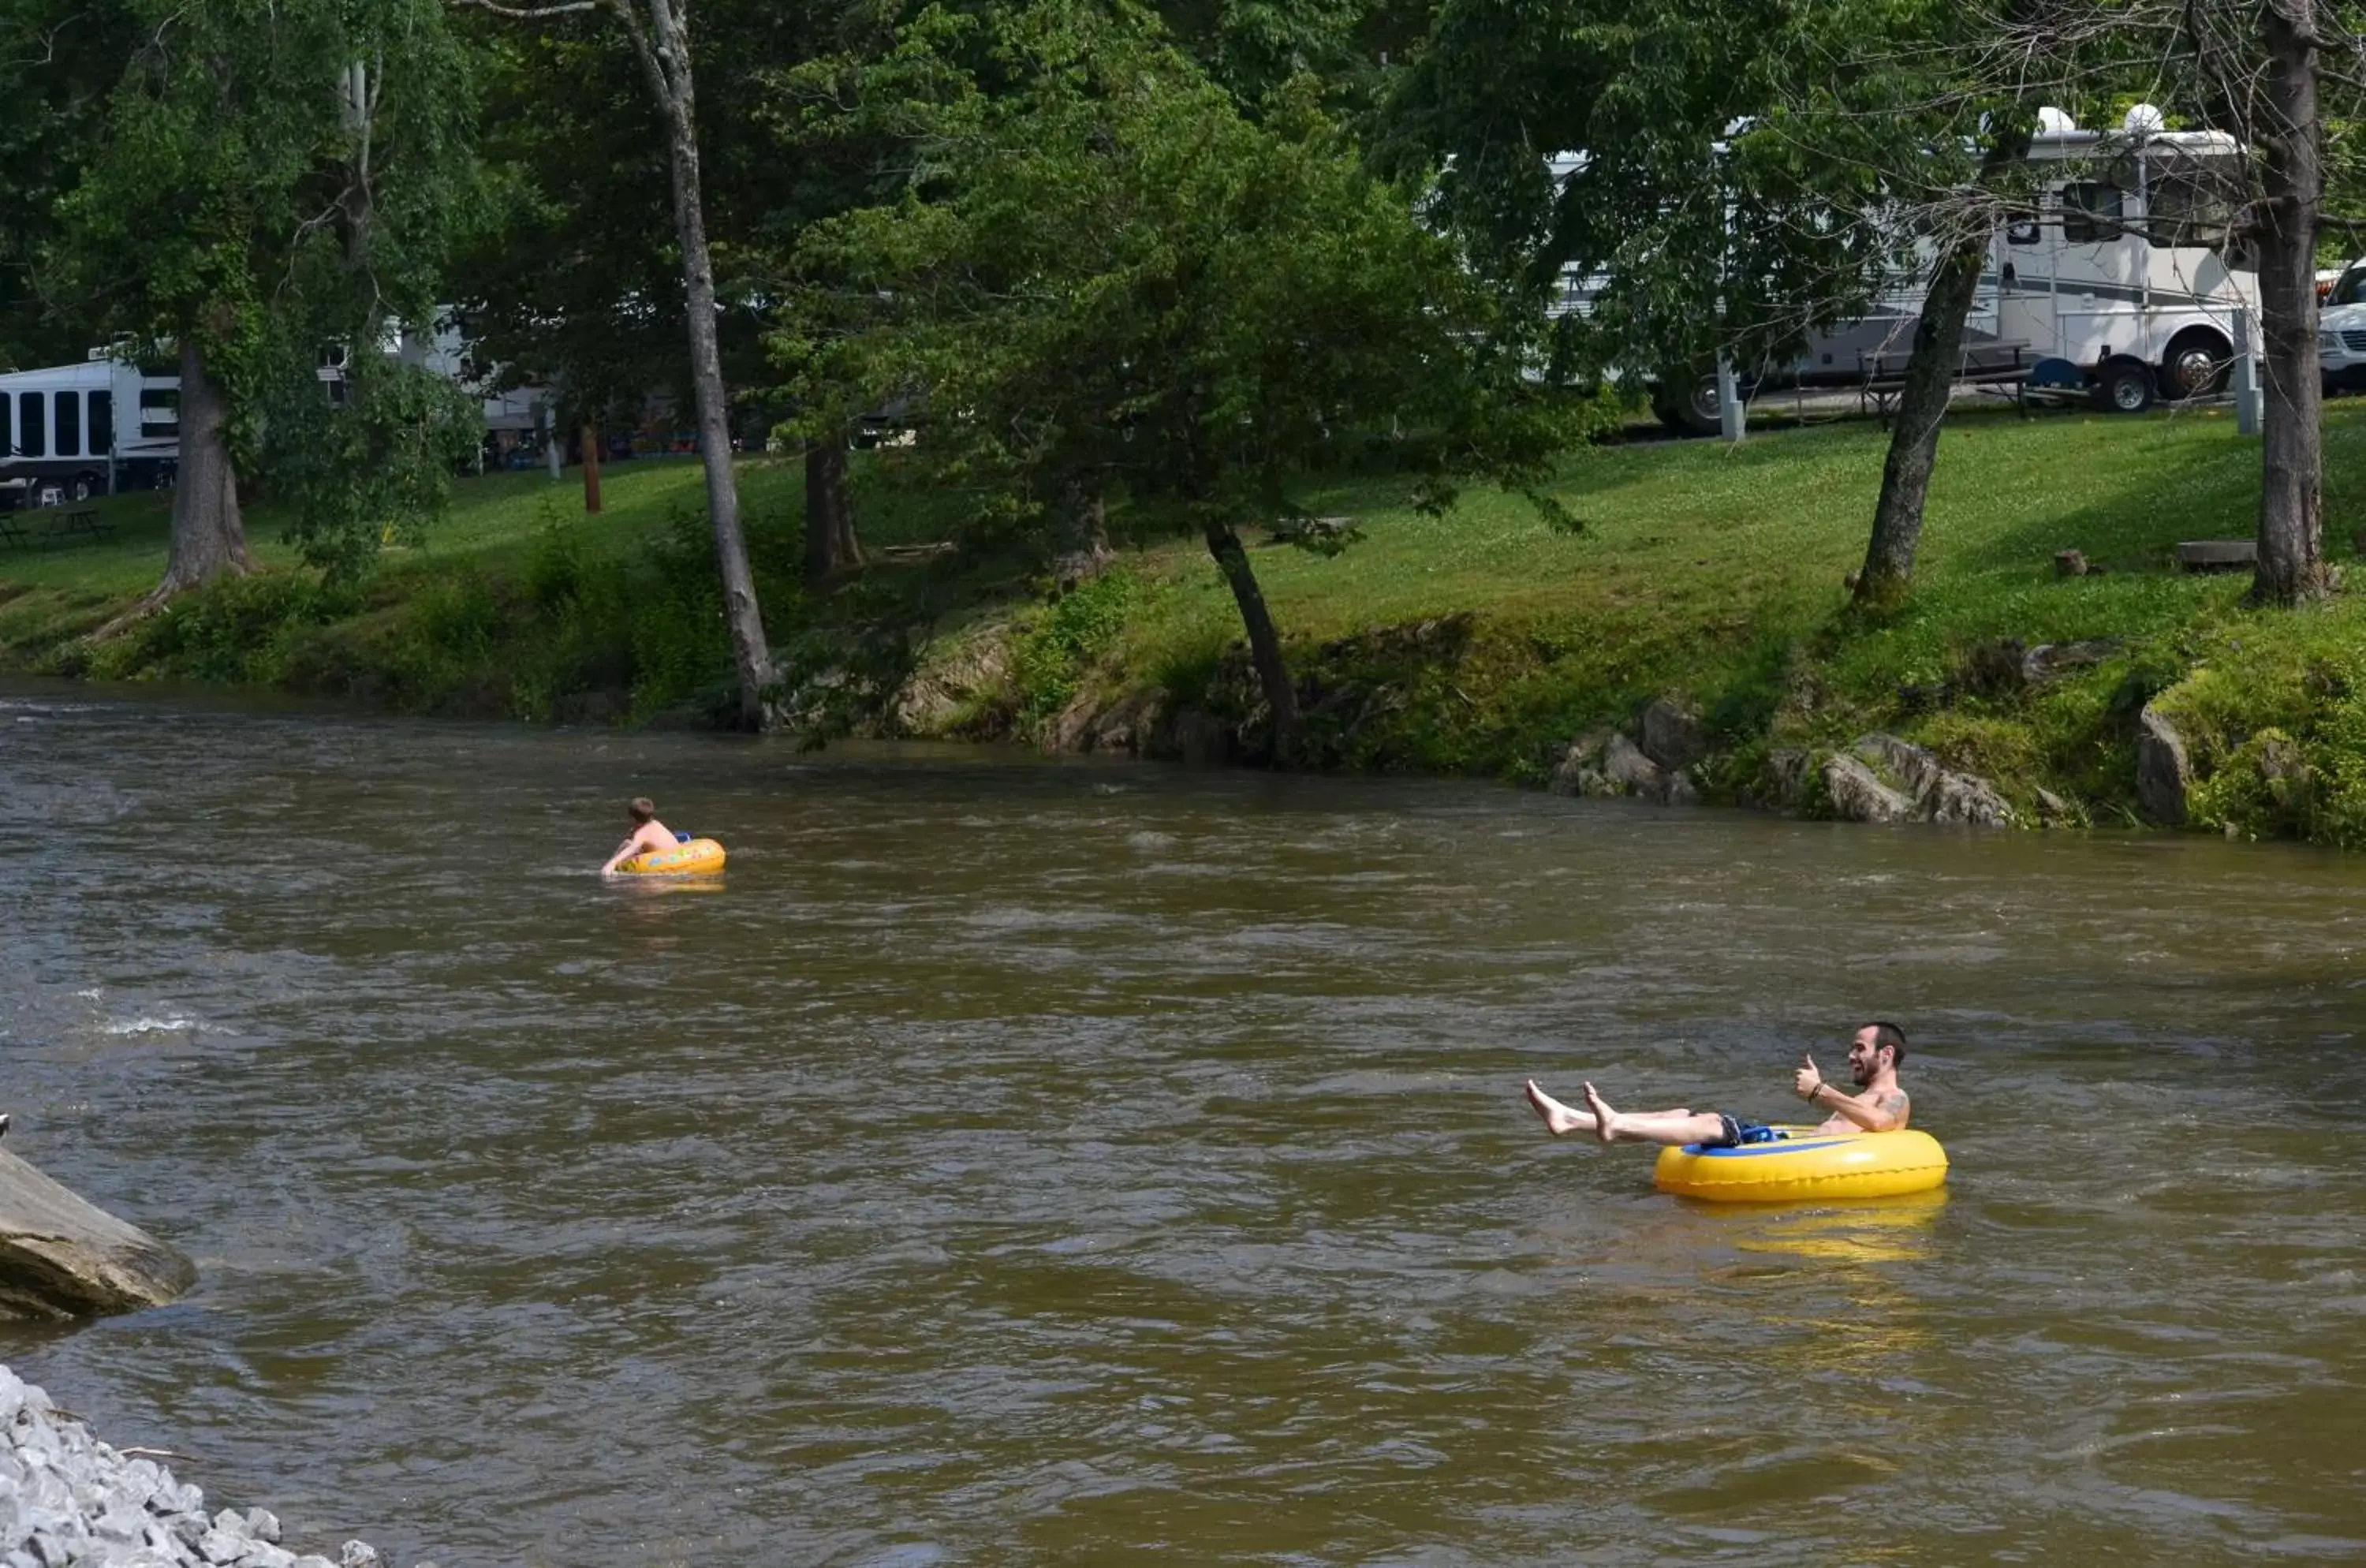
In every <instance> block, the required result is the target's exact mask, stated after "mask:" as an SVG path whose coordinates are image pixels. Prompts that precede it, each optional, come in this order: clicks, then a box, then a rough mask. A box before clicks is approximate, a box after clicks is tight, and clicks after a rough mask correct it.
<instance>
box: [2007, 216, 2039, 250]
mask: <svg viewBox="0 0 2366 1568" xmlns="http://www.w3.org/2000/svg"><path fill="white" fill-rule="evenodd" d="M2004 243H2006V244H2008V245H2034V244H2035V243H2037V214H2036V213H2034V212H2011V213H2007V214H2006V215H2005V221H2004Z"/></svg>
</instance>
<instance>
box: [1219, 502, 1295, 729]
mask: <svg viewBox="0 0 2366 1568" xmlns="http://www.w3.org/2000/svg"><path fill="white" fill-rule="evenodd" d="M1205 532H1206V535H1207V539H1208V553H1209V554H1210V555H1211V556H1213V557H1215V558H1216V566H1217V569H1218V570H1221V571H1222V573H1223V574H1224V581H1225V582H1227V583H1229V584H1230V585H1231V587H1232V590H1233V602H1234V604H1238V605H1239V606H1240V609H1241V625H1242V626H1245V627H1246V628H1247V630H1248V634H1249V660H1250V661H1251V662H1252V663H1253V664H1255V665H1256V674H1257V684H1258V685H1259V686H1260V687H1262V688H1263V689H1264V692H1265V701H1266V705H1267V706H1268V707H1269V708H1271V709H1272V710H1273V760H1274V763H1275V765H1276V766H1278V767H1284V768H1287V767H1290V766H1292V765H1294V764H1295V763H1296V762H1297V761H1298V756H1299V741H1300V729H1299V721H1298V690H1297V688H1296V687H1294V686H1292V685H1291V684H1290V666H1289V665H1288V664H1287V663H1286V662H1284V661H1283V659H1282V656H1281V634H1280V633H1279V632H1278V631H1276V630H1275V629H1274V625H1273V616H1272V615H1271V614H1270V613H1268V611H1267V609H1266V607H1265V595H1264V594H1263V593H1262V592H1258V589H1257V581H1256V571H1255V570H1252V569H1251V568H1250V566H1249V553H1248V551H1246V550H1245V549H1243V548H1242V547H1241V539H1240V536H1239V535H1237V534H1235V533H1234V532H1233V527H1232V525H1231V524H1229V523H1222V522H1217V521H1215V520H1213V519H1211V520H1210V521H1209V523H1208V524H1207V525H1206V530H1205Z"/></svg>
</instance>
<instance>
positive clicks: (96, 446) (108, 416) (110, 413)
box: [90, 392, 115, 457]
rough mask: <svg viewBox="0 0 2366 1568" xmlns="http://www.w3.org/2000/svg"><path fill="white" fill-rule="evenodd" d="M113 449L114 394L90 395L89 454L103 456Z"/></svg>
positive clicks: (99, 393)
mask: <svg viewBox="0 0 2366 1568" xmlns="http://www.w3.org/2000/svg"><path fill="white" fill-rule="evenodd" d="M114 450H115V394H114V393H113V392H93V393H92V394H91V395H90V455H91V456H92V457H106V456H107V454H108V453H110V452H112V451H114Z"/></svg>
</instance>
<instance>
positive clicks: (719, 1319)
mask: <svg viewBox="0 0 2366 1568" xmlns="http://www.w3.org/2000/svg"><path fill="white" fill-rule="evenodd" d="M0 748H5V750H0V944H5V951H6V953H7V955H8V958H9V961H10V965H11V971H12V984H11V987H9V988H7V989H6V990H5V991H0V1049H5V1051H6V1059H7V1061H8V1064H9V1068H10V1074H9V1086H8V1097H7V1098H8V1105H7V1109H9V1110H11V1111H13V1112H14V1113H15V1114H16V1117H17V1121H16V1126H15V1129H14V1130H13V1131H12V1132H11V1133H10V1134H9V1139H10V1142H9V1146H10V1147H11V1148H13V1149H17V1151H18V1152H20V1153H22V1154H24V1155H25V1156H28V1157H29V1158H31V1159H34V1160H35V1161H37V1162H39V1164H41V1165H43V1166H44V1167H45V1168H48V1169H50V1170H51V1171H52V1172H53V1173H55V1174H57V1175H58V1176H60V1177H61V1178H62V1179H66V1180H68V1181H69V1182H72V1183H73V1184H74V1185H76V1186H77V1187H78V1188H80V1189H81V1190H84V1191H85V1192H88V1193H89V1194H90V1195H91V1196H93V1197H94V1198H96V1199H97V1200H99V1201H102V1202H105V1203H107V1204H109V1205H110V1206H112V1207H114V1208H117V1209H118V1210H119V1211H121V1212H124V1213H127V1214H130V1215H131V1216H132V1217H134V1218H136V1219H138V1220H140V1221H141V1223H143V1224H149V1225H150V1226H152V1228H154V1229H156V1230H157V1231H159V1232H160V1233H161V1234H163V1235H167V1236H169V1237H171V1238H172V1239H174V1240H175V1241H177V1242H178V1243H180V1244H181V1245H182V1246H184V1247H186V1248H188V1249H189V1250H190V1251H192V1252H193V1253H194V1254H195V1255H196V1256H197V1258H198V1260H199V1263H200V1266H201V1268H202V1269H203V1270H204V1275H203V1280H202V1282H201V1284H200V1286H199V1288H198V1290H197V1292H196V1293H195V1294H194V1295H193V1296H192V1297H191V1298H190V1300H189V1301H188V1302H186V1303H183V1304H182V1305H179V1306H176V1307H175V1308H173V1309H170V1310H168V1311H165V1312H160V1313H155V1314H146V1315H144V1316H141V1317H137V1318H131V1319H124V1320H118V1321H114V1322H110V1323H107V1324H103V1325H95V1326H93V1327H90V1328H87V1329H84V1330H82V1331H80V1332H77V1333H73V1334H70V1335H63V1336H61V1335H56V1334H54V1333H51V1332H49V1331H35V1330H11V1331H9V1332H8V1333H7V1334H6V1335H0V1339H5V1340H6V1343H5V1345H0V1351H4V1352H5V1353H6V1356H7V1357H8V1359H10V1360H11V1361H12V1362H14V1363H16V1364H17V1366H18V1368H19V1370H20V1371H25V1372H26V1373H27V1374H28V1375H30V1376H32V1377H34V1378H35V1379H37V1380H39V1381H44V1382H48V1383H50V1384H51V1386H52V1388H53V1390H54V1391H55V1392H56V1393H58V1394H59V1396H60V1397H61V1399H62V1400H63V1401H64V1402H65V1403H66V1404H69V1405H71V1406H72V1407H73V1408H74V1409H76V1410H78V1411H81V1412H83V1413H84V1414H85V1415H87V1416H91V1417H92V1418H93V1419H94V1420H96V1421H98V1422H99V1423H100V1424H101V1427H102V1429H103V1430H104V1431H105V1432H106V1433H107V1436H109V1437H110V1438H112V1439H113V1440H115V1441H118V1442H123V1443H151V1444H156V1445H159V1446H163V1447H168V1448H171V1449H174V1450H178V1451H182V1452H187V1453H192V1454H196V1455H198V1456H201V1461H202V1462H201V1463H199V1464H197V1465H195V1466H193V1467H192V1474H193V1476H194V1478H196V1479H197V1480H199V1481H200V1482H202V1483H204V1484H206V1485H207V1486H208V1490H209V1492H211V1493H213V1494H214V1495H218V1496H220V1497H223V1498H231V1499H237V1500H240V1501H242V1502H253V1503H256V1504H261V1505H264V1506H270V1507H273V1508H275V1509H276V1510H277V1511H278V1512H279V1513H280V1514H281V1515H282V1516H283V1517H285V1518H286V1519H287V1522H288V1526H289V1529H290V1530H291V1531H293V1532H295V1533H296V1534H297V1536H298V1538H299V1540H304V1541H308V1542H317V1541H323V1540H327V1541H333V1540H337V1539H341V1537H342V1535H343V1534H354V1535H359V1536H362V1537H364V1538H365V1539H368V1540H375V1541H377V1542H379V1543H380V1544H381V1545H382V1546H385V1547H388V1548H390V1549H391V1550H392V1552H393V1554H395V1555H398V1556H400V1558H401V1560H402V1561H404V1562H411V1561H415V1560H416V1559H418V1558H422V1557H431V1556H432V1557H434V1558H435V1559H436V1560H437V1561H440V1562H445V1564H446V1565H447V1568H451V1565H453V1564H461V1563H478V1562H483V1563H511V1562H522V1563H554V1564H555V1563H567V1564H570V1565H571V1564H610V1563H614V1564H643V1563H649V1562H849V1563H886V1562H1020V1561H1034V1560H1050V1561H1075V1562H1109V1561H1123V1560H1131V1559H1133V1558H1137V1557H1144V1556H1149V1555H1164V1556H1166V1557H1170V1558H1173V1559H1176V1560H1178V1561H1188V1562H1226V1561H1244V1562H1245V1561H1256V1562H1276V1561H1292V1562H1309V1563H1313V1562H1324V1563H1366V1562H1404V1563H1414V1562H1418V1563H1422V1564H1458V1563H1502V1562H1545V1561H1599V1562H1655V1561H1661V1560H1664V1559H1665V1558H1668V1557H1672V1556H1678V1557H1704V1558H1717V1557H1721V1556H1722V1557H1732V1558H1737V1559H1738V1558H1743V1557H1746V1558H1748V1559H1750V1560H1751V1561H1752V1562H1760V1561H1775V1562H1808V1561H1819V1562H1820V1561H1824V1560H1828V1559H1829V1560H1839V1561H1846V1562H1912V1563H1932V1562H1937V1563H1945V1562H2012V1561H2031V1562H2054V1561H2074V1560H2080V1559H2083V1558H2086V1557H2089V1556H2113V1555H2116V1556H2117V1557H2119V1558H2121V1559H2124V1560H2127V1561H2133V1562H2179V1563H2189V1562H2238V1561H2240V1562H2250V1561H2254V1560H2256V1559H2257V1558H2259V1557H2261V1556H2281V1557H2285V1558H2293V1559H2298V1560H2303V1561H2337V1560H2357V1559H2359V1558H2360V1557H2366V1485H2361V1483H2360V1480H2359V1478H2358V1476H2357V1475H2356V1473H2355V1465H2354V1463H2353V1462H2352V1461H2350V1460H2349V1458H2348V1457H2347V1456H2348V1454H2349V1451H2350V1448H2351V1445H2352V1442H2353V1440H2354V1434H2353V1428H2354V1427H2355V1424H2356V1423H2355V1419H2354V1414H2353V1412H2354V1409H2355V1406H2356V1404H2357V1401H2358V1398H2359V1395H2360V1392H2361V1389H2366V1336H2361V1335H2360V1326H2361V1324H2366V1287H2361V1285H2360V1280H2361V1278H2366V1240H2361V1237H2366V1224H2361V1221H2366V1181H2361V1179H2360V1178H2361V1176H2366V1160H2361V1157H2360V1153H2359V1145H2358V1142H2357V1140H2355V1139H2353V1138H2350V1137H2349V1136H2348V1135H2347V1131H2348V1125H2347V1123H2348V1111H2347V1106H2348V1104H2349V1102H2350V1101H2352V1100H2355V1099H2357V1098H2358V1097H2359V1095H2360V1091H2361V1090H2366V1067H2361V1066H2360V1057H2359V1055H2358V1053H2357V1049H2356V1042H2357V1039H2358V1034H2359V1029H2360V1021H2361V1016H2366V1008H2362V1007H2361V991H2360V975H2359V973H2358V969H2357V964H2356V962H2355V954H2356V953H2357V949H2358V944H2359V940H2360V932H2361V930H2366V927H2361V923H2360V913H2361V908H2362V907H2366V906H2361V899H2360V871H2359V869H2358V868H2359V866H2360V863H2359V862H2354V861H2350V860H2345V859H2341V858H2338V857H2334V856H2327V855H2317V854H2313V853H2304V852H2286V851H2280V850H2275V849H2257V848H2254V849H2238V848H2236V847H2232V846H2227V845H2224V844H2220V843H2216V842H2208V841H2200V840H2193V841H2189V840H2169V839H2135V838H2114V837H2111V836H2108V835H2103V836H2095V837H2086V838H2079V837H2040V836H2036V835H2025V836H2017V837H2000V838H1971V837H1959V836H1955V835H1950V834H1946V833H1943V832H1911V833H1909V832H1896V833H1892V832H1884V831H1878V830H1849V829H1830V828H1824V827H1820V826H1816V825H1810V824H1797V823H1782V822H1775V821H1770V820H1764V819H1761V818H1751V817H1744V816H1733V815H1725V814H1719V813H1711V812H1697V813H1674V814H1670V813H1661V812H1652V811H1648V810H1630V809H1621V808H1613V807H1601V806H1590V805H1584V804H1578V803H1571V802H1565V801H1559V800H1551V799H1547V798H1543V797H1539V796H1532V795H1515V794H1509V793H1505V792H1502V791H1497V790H1492V789H1486V788H1478V787H1469V786H1461V785H1428V784H1369V783H1358V782H1353V781H1343V780H1325V779H1276V778H1264V777H1256V776H1247V775H1237V774H1209V773H1182V772H1175V771H1167V770H1160V769H1151V768H1131V767H1117V766H1110V765H1103V764H1097V763H1076V762H1065V763H1051V762H1044V761H1037V760H1032V759H1024V758H1012V757H1007V756H998V755H994V754H990V753H984V752H976V751H966V750H947V749H930V750H889V751H883V750H871V751H863V750H856V751H851V752H849V753H846V754H843V755H835V756H828V757H824V758H821V759H818V760H817V759H814V758H810V757H805V756H800V755H797V754H795V753H794V752H791V751H789V750H785V749H782V748H775V747H772V746H766V745H757V744H750V743H747V742H742V741H733V740H725V739H711V738H700V737H688V736H640V737H621V736H613V735H606V734H584V733H569V732H527V731H520V730H512V729H503V728H493V727H484V728H457V727H437V726H424V725H411V724H392V723H365V722H357V721H353V720H347V719H341V718H334V717H322V716H311V715H304V714H288V713H284V712H226V711H220V710H208V709H204V708H199V707H193V706H175V705H170V704H166V703H160V702H156V701H154V700H152V699H147V700H141V701H138V702H126V703H117V702H113V701H107V700H96V699H94V698H93V696H92V694H88V693H80V692H77V693H73V694H67V695H66V696H65V697H64V698H63V699H61V697H60V695H59V694H57V693H56V692H54V691H42V690H37V689H33V688H20V689H16V690H12V691H0ZM644 793H646V794H649V795H654V796H655V797H656V798H657V800H658V803H659V807H660V808H661V809H662V810H664V811H665V812H666V813H667V814H668V815H670V816H678V817H679V818H681V819H682V820H688V821H695V822H697V823H698V824H699V825H700V826H701V827H702V828H703V829H708V830H710V831H713V832H714V833H715V836H716V837H718V838H720V839H722V840H724V841H725V842H726V843H727V845H728V846H729V849H730V852H731V855H732V868H731V873H730V875H729V877H728V878H727V879H726V880H725V881H723V882H721V883H688V882H684V883H669V884H657V883H649V884H642V883H634V884H627V885H624V886H603V884H602V883H601V881H600V880H599V879H598V878H597V877H596V876H594V875H593V874H592V871H593V868H595V867H596V866H597V865H598V863H599V862H600V861H601V859H602V858H603V857H604V855H605V854H606V852H608V850H609V849H610V848H611V847H612V846H613V842H614V831H613V828H614V819H615V817H616V813H617V807H618V805H619V803H620V802H621V801H622V800H623V799H624V798H625V797H626V796H629V795H637V794H644ZM8 867H13V868H15V870H14V872H13V873H11V872H9V871H7V870H6V869H5V868H8ZM1866 1015H1878V1016H1895V1017H1900V1018H1902V1019H1904V1021H1906V1022H1907V1024H1908V1026H1909V1029H1910V1032H1911V1034H1912V1035H1913V1038H1914V1042H1915V1046H1914V1050H1913V1052H1912V1053H1911V1055H1910V1061H1909V1063H1908V1068H1907V1077H1908V1080H1909V1082H1910V1084H1911V1086H1912V1088H1913V1090H1914V1095H1915V1105H1916V1120H1917V1123H1918V1125H1924V1126H1926V1127H1927V1128H1928V1129H1929V1130H1930V1131H1932V1133H1934V1134H1936V1135H1938V1136H1939V1137H1940V1138H1941V1139H1942V1140H1943V1141H1944V1143H1945V1144H1946V1145H1947V1148H1948V1152H1949V1155H1950V1156H1951V1158H1952V1161H1953V1173H1952V1176H1951V1179H1950V1184H1949V1187H1948V1188H1947V1189H1946V1190H1944V1192H1941V1193H1935V1194H1931V1195H1928V1196H1926V1197H1924V1198H1921V1199H1906V1200H1888V1201H1874V1202H1870V1203H1851V1204H1838V1203H1826V1204H1821V1205H1808V1206H1804V1207H1784V1206H1771V1207H1763V1208H1761V1207H1755V1206H1751V1207H1738V1206H1726V1207H1718V1206H1707V1205H1696V1204H1691V1203H1686V1202H1683V1201H1678V1200H1674V1199H1672V1198H1668V1197H1665V1196H1662V1195H1661V1194H1658V1193H1655V1192H1654V1191H1652V1190H1651V1159H1650V1156H1649V1154H1648V1153H1647V1152H1645V1151H1640V1150H1637V1149H1632V1148H1628V1147H1624V1146H1620V1147H1614V1148H1607V1149H1606V1148H1602V1147H1599V1146H1596V1145H1590V1144H1589V1145H1583V1146H1578V1145H1576V1144H1574V1143H1572V1142H1568V1141H1563V1142H1556V1141H1554V1140H1552V1139H1549V1138H1548V1137H1546V1136H1545V1135H1544V1134H1542V1133H1541V1132H1540V1131H1539V1130H1538V1126H1537V1124H1536V1121H1535V1118H1534V1117H1533V1116H1532V1115H1531V1114H1530V1113H1529V1111H1527V1108H1526V1107H1525V1105H1524V1104H1523V1103H1522V1102H1521V1100H1520V1098H1519V1084H1520V1082H1521V1080H1522V1079H1523V1078H1524V1077H1527V1076H1530V1075H1531V1074H1533V1075H1536V1076H1538V1077H1543V1078H1544V1079H1545V1080H1546V1081H1547V1082H1548V1083H1555V1082H1573V1081H1575V1080H1577V1079H1579V1078H1583V1077H1594V1078H1596V1079H1597V1080H1599V1081H1602V1082H1604V1083H1605V1085H1606V1087H1608V1086H1610V1085H1613V1084H1615V1085H1617V1087H1618V1089H1619V1090H1620V1092H1621V1093H1624V1094H1626V1095H1628V1097H1630V1098H1631V1099H1632V1100H1633V1101H1634V1102H1635V1103H1637V1104H1696V1105H1698V1104H1706V1103H1715V1104H1718V1105H1719V1106H1721V1107H1725V1108H1729V1109H1731V1110H1733V1111H1738V1112H1742V1113H1751V1112H1757V1113H1760V1114H1763V1113H1764V1112H1765V1111H1769V1110H1773V1111H1781V1110H1784V1109H1786V1106H1787V1104H1788V1100H1787V1089H1788V1084H1789V1075H1790V1070H1791V1068H1792V1066H1794V1065H1795V1064H1796V1062H1797V1057H1798V1055H1799V1053H1800V1052H1801V1051H1802V1050H1806V1049H1814V1050H1817V1051H1822V1050H1825V1049H1827V1048H1831V1049H1833V1050H1835V1051H1837V1050H1839V1049H1841V1048H1842V1044H1843V1043H1844V1040H1845V1036H1846V1032H1847V1031H1848V1030H1849V1028H1850V1027H1851V1026H1852V1025H1853V1024H1854V1023H1856V1022H1858V1021H1861V1020H1862V1018H1863V1017H1865V1016H1866ZM1614 1098H1616V1096H1614Z"/></svg>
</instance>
